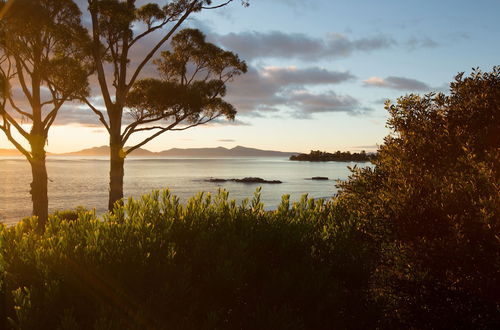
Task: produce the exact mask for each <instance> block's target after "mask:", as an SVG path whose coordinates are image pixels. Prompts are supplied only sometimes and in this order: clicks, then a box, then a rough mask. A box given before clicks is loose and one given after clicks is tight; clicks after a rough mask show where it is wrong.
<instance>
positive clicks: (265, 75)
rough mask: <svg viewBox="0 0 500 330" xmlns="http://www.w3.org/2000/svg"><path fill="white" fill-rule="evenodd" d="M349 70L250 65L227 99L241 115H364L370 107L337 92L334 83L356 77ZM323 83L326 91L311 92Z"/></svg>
mask: <svg viewBox="0 0 500 330" xmlns="http://www.w3.org/2000/svg"><path fill="white" fill-rule="evenodd" d="M353 77H354V76H353V75H351V74H350V73H349V72H337V71H330V70H325V69H322V68H318V67H310V68H304V69H298V68H296V67H264V68H257V67H254V66H250V67H249V71H248V73H247V74H245V75H243V76H240V77H237V78H236V79H235V80H234V81H233V82H232V83H231V84H230V85H229V88H228V94H227V100H228V101H229V102H230V103H232V104H233V105H234V106H235V107H236V109H237V111H238V113H239V114H240V115H243V116H246V117H263V116H266V115H267V114H271V113H272V114H273V116H276V115H277V113H278V112H280V111H282V110H285V111H288V112H290V111H291V114H292V115H293V116H294V117H297V118H310V117H311V115H312V114H315V113H325V112H345V113H349V114H355V115H356V114H361V113H365V112H367V111H369V110H370V109H368V108H366V107H363V106H362V105H361V104H360V102H359V101H358V100H357V99H356V98H354V97H352V96H350V95H344V94H338V93H336V92H334V91H333V90H331V86H332V85H334V84H339V83H341V82H344V81H348V80H350V79H353ZM310 86H311V87H313V86H314V87H317V86H321V87H322V89H323V90H326V91H323V92H317V93H312V92H311V91H309V90H308V87H310Z"/></svg>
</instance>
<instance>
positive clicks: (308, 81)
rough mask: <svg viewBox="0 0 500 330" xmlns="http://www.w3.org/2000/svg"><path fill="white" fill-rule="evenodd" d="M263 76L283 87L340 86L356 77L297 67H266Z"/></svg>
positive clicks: (348, 73) (337, 72) (317, 68)
mask: <svg viewBox="0 0 500 330" xmlns="http://www.w3.org/2000/svg"><path fill="white" fill-rule="evenodd" d="M262 75H263V76H264V77H265V78H267V79H269V80H270V81H272V82H274V83H277V84H282V85H300V86H301V85H322V84H338V83H341V82H345V81H348V80H352V79H354V78H355V77H354V76H353V75H352V74H351V73H350V72H339V71H329V70H326V69H323V68H319V67H309V68H305V69H298V68H297V67H294V66H293V67H266V68H264V70H263V71H262Z"/></svg>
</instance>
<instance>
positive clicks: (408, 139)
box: [339, 67, 500, 329]
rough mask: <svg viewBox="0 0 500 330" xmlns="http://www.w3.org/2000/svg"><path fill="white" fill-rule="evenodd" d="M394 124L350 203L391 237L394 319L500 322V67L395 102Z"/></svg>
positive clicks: (474, 325)
mask: <svg viewBox="0 0 500 330" xmlns="http://www.w3.org/2000/svg"><path fill="white" fill-rule="evenodd" d="M386 108H387V109H388V110H389V112H390V115H391V118H390V119H389V121H388V125H389V127H390V128H391V129H392V131H393V132H392V134H391V135H390V136H388V137H387V138H386V139H385V143H384V144H383V145H382V146H381V147H380V150H379V152H378V157H377V159H376V160H374V163H375V165H376V167H375V168H374V169H370V168H366V169H357V170H355V172H354V173H353V175H352V177H351V180H349V181H348V182H346V183H344V184H342V185H341V188H342V191H341V193H340V197H339V199H340V201H339V202H340V203H341V204H342V205H344V206H345V207H346V208H347V209H349V210H350V212H351V214H354V215H355V216H357V217H359V219H360V220H359V221H360V222H359V223H360V225H362V227H363V228H365V230H366V231H367V232H370V233H372V234H374V235H375V237H376V238H378V240H379V241H380V242H381V245H382V246H384V253H383V259H382V263H381V265H380V266H379V267H378V269H377V272H376V273H375V277H374V288H373V290H374V293H375V294H376V296H377V297H378V298H379V299H380V300H381V301H383V303H384V304H385V305H386V308H387V316H388V317H387V318H386V320H390V322H393V323H389V324H388V325H387V326H391V327H396V326H397V327H403V328H418V329H459V328H463V329H493V328H500V67H496V68H494V70H493V71H492V72H491V73H482V72H480V71H479V70H476V71H474V72H473V74H472V75H471V76H470V77H465V78H464V77H463V75H462V74H460V75H458V76H457V77H456V80H455V82H453V83H452V84H451V94H450V95H449V96H445V95H443V94H437V95H435V94H429V95H425V96H418V95H413V94H411V95H407V96H405V97H402V98H400V99H399V100H398V102H397V104H395V105H391V104H387V107H386Z"/></svg>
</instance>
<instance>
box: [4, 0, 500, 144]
mask: <svg viewBox="0 0 500 330" xmlns="http://www.w3.org/2000/svg"><path fill="white" fill-rule="evenodd" d="M79 2H80V5H81V8H82V9H83V10H84V9H85V3H86V1H83V0H79ZM142 2H144V1H142ZM159 2H160V1H159ZM220 2H222V1H214V3H215V4H217V3H220ZM499 12H500V1H499V0H489V1H488V0H477V1H469V0H467V1H462V0H454V1H448V0H438V1H436V0H434V1H427V0H420V1H400V0H399V1H388V0H379V1H373V0H350V1H348V0H250V6H249V7H243V6H241V4H240V2H239V1H238V0H235V1H233V3H231V4H230V5H229V6H226V7H224V8H221V9H217V10H210V11H205V12H202V13H199V14H196V15H193V16H192V17H191V18H190V19H189V21H188V22H187V23H186V24H185V25H184V27H192V28H193V27H194V28H198V29H200V30H202V31H203V32H204V33H205V34H206V35H207V39H208V40H209V41H210V42H213V43H214V44H216V45H218V46H219V47H222V48H224V49H227V50H231V51H233V52H235V53H237V54H238V55H239V57H240V58H241V59H243V60H245V61H246V63H247V64H248V67H249V70H248V72H247V73H246V74H245V75H242V76H239V77H236V78H235V79H234V80H233V81H232V82H231V83H229V85H228V93H227V96H226V100H227V101H229V102H230V103H232V104H233V105H234V106H235V107H236V109H237V111H238V114H237V116H236V120H235V121H234V122H228V121H226V120H220V121H219V122H217V123H215V124H210V125H205V126H199V127H196V128H192V129H189V130H186V131H182V132H167V133H165V134H164V135H162V136H160V137H159V138H156V139H155V140H153V141H151V142H150V143H148V144H147V145H146V146H144V148H146V149H148V150H151V151H161V150H166V149H170V148H174V147H177V148H199V147H217V146H223V147H228V148H231V147H234V146H236V145H242V146H247V147H254V148H260V149H267V150H282V151H291V152H308V151H309V150H323V151H329V152H333V151H336V150H350V151H360V150H367V151H374V150H376V146H377V145H379V144H381V143H383V139H384V137H385V136H386V135H387V134H388V133H389V130H388V128H387V127H386V125H385V123H386V120H387V111H386V110H385V109H384V102H385V100H387V99H389V100H391V101H393V102H394V101H395V100H396V99H397V98H398V97H400V96H403V95H405V94H409V93H419V94H425V93H429V92H432V91H436V92H445V93H446V92H447V91H448V85H449V83H450V81H452V80H453V78H454V76H455V75H456V74H457V73H459V72H466V73H470V71H471V69H472V68H476V67H479V68H480V69H482V70H483V71H490V70H491V69H492V67H493V66H494V65H500V58H499V54H500V34H499V32H500V20H499V19H498V13H499ZM157 37H158V35H157V36H155V38H157ZM152 41H153V40H150V42H152ZM139 46H140V48H141V49H138V50H137V52H136V54H135V55H134V56H136V55H137V57H139V56H140V55H141V51H143V50H144V49H147V47H148V43H143V44H141V45H139ZM132 65H133V64H132ZM148 74H152V75H154V68H153V67H152V66H150V67H148V68H146V70H145V76H147V75H148ZM93 93H94V94H93V97H94V100H96V102H97V103H98V101H99V95H98V90H97V89H96V88H93ZM141 138H144V136H138V137H137V138H136V139H135V140H132V141H131V144H133V142H139V141H140V140H141ZM107 143H108V136H107V132H106V131H105V129H104V128H103V127H102V126H100V125H99V122H98V121H97V119H96V117H95V115H94V114H93V113H91V111H90V110H89V109H88V108H86V107H85V106H83V105H77V104H68V105H66V106H65V107H64V108H63V109H62V110H61V112H60V113H59V116H58V119H57V120H56V122H55V126H53V127H52V128H51V131H50V134H49V140H48V145H47V148H46V149H47V150H48V151H50V152H68V151H75V150H79V149H82V148H88V147H94V146H101V145H106V144H107ZM0 148H12V146H11V145H10V144H9V142H8V141H7V140H6V138H5V136H3V135H0Z"/></svg>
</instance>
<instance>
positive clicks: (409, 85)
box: [363, 76, 432, 91]
mask: <svg viewBox="0 0 500 330" xmlns="http://www.w3.org/2000/svg"><path fill="white" fill-rule="evenodd" d="M363 83H364V85H365V86H371V87H380V88H390V89H396V90H401V91H429V90H431V89H432V87H430V86H429V85H427V84H426V83H424V82H422V81H419V80H416V79H412V78H405V77H395V76H390V77H387V78H385V79H383V78H380V77H371V78H368V79H366V80H364V81H363Z"/></svg>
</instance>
